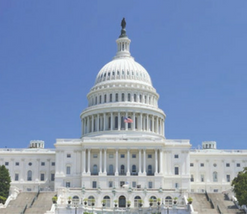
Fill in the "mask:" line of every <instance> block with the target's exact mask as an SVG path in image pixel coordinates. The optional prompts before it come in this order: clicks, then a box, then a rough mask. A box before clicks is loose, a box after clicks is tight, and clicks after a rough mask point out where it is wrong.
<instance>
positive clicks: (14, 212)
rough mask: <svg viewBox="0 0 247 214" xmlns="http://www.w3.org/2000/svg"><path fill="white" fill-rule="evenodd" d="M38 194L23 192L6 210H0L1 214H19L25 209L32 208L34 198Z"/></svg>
mask: <svg viewBox="0 0 247 214" xmlns="http://www.w3.org/2000/svg"><path fill="white" fill-rule="evenodd" d="M36 194H37V193H34V192H23V193H20V194H19V195H18V197H17V198H16V200H13V201H10V203H9V204H8V206H7V207H6V208H5V209H4V208H3V209H0V212H1V214H19V213H21V212H22V211H23V210H24V208H25V207H26V206H27V207H28V206H30V204H31V202H32V200H33V198H34V197H35V195H36Z"/></svg>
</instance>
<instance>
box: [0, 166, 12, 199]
mask: <svg viewBox="0 0 247 214" xmlns="http://www.w3.org/2000/svg"><path fill="white" fill-rule="evenodd" d="M10 181H11V180H10V176H9V170H8V169H7V168H6V167H5V166H4V165H2V166H0V203H4V202H5V200H6V199H7V198H8V196H9V187H10Z"/></svg>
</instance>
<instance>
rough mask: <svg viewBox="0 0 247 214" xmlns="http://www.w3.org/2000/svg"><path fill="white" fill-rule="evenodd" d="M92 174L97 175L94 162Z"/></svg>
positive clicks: (96, 167)
mask: <svg viewBox="0 0 247 214" xmlns="http://www.w3.org/2000/svg"><path fill="white" fill-rule="evenodd" d="M92 174H93V175H98V166H97V165H96V164H94V165H93V173H92Z"/></svg>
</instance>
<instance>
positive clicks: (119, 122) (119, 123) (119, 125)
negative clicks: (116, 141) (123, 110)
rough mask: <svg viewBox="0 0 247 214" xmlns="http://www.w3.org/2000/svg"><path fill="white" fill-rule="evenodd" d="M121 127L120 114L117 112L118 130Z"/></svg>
mask: <svg viewBox="0 0 247 214" xmlns="http://www.w3.org/2000/svg"><path fill="white" fill-rule="evenodd" d="M120 129H121V116H120V112H118V131H120Z"/></svg>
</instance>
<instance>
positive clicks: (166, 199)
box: [165, 196, 172, 206]
mask: <svg viewBox="0 0 247 214" xmlns="http://www.w3.org/2000/svg"><path fill="white" fill-rule="evenodd" d="M165 205H166V206H172V197H170V196H167V197H166V198H165Z"/></svg>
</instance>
